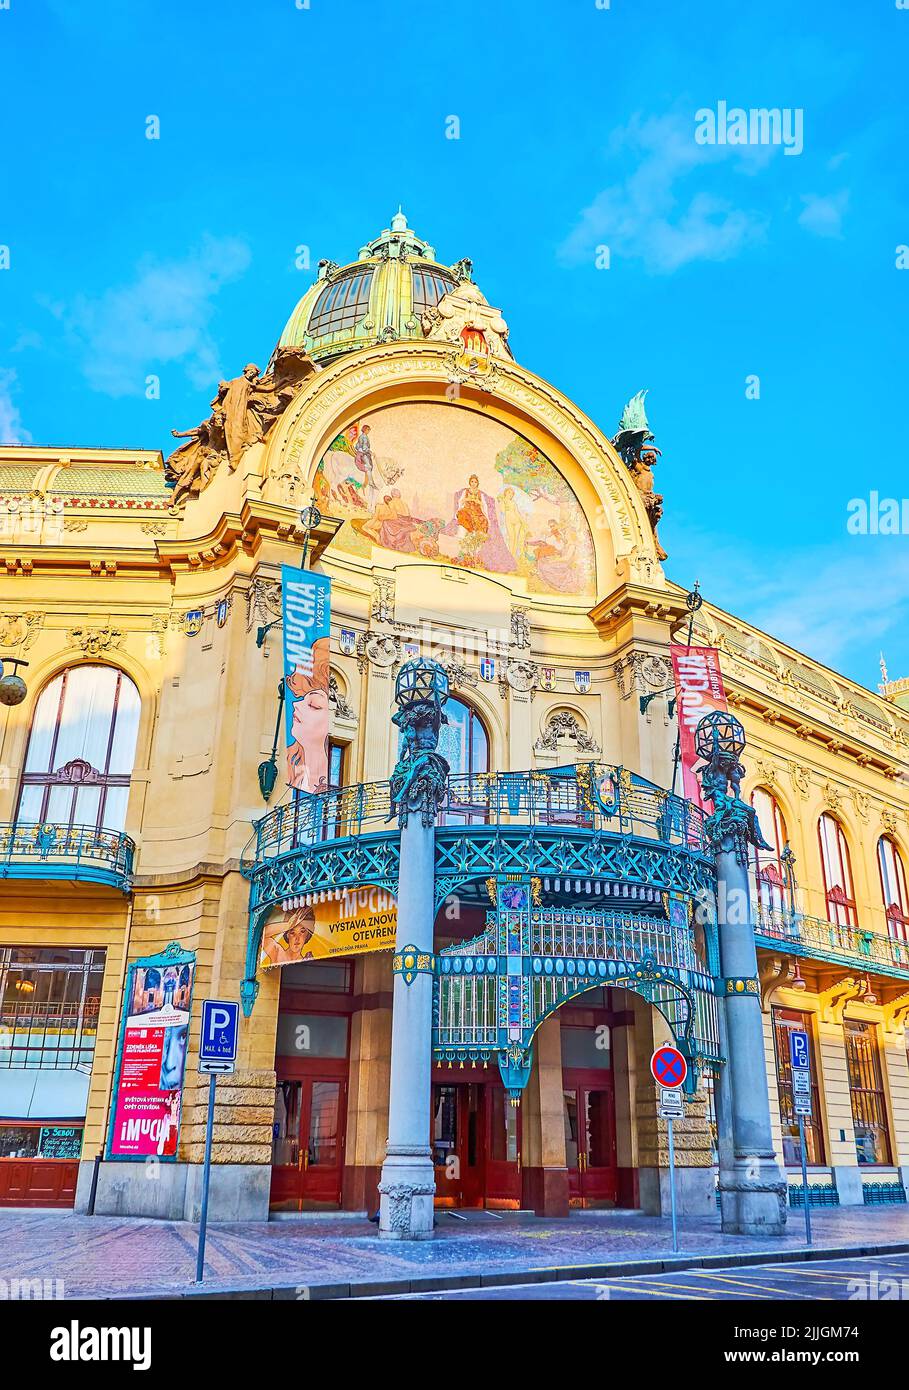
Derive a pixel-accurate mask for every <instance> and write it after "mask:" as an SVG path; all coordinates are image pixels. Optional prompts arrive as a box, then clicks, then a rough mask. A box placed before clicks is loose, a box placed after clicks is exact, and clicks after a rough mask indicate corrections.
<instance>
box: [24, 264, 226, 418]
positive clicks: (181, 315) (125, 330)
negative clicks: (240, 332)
mask: <svg viewBox="0 0 909 1390" xmlns="http://www.w3.org/2000/svg"><path fill="white" fill-rule="evenodd" d="M249 262H250V252H249V248H248V247H247V246H246V245H245V243H244V242H242V241H239V240H237V239H236V238H232V237H228V238H221V239H217V238H214V237H206V238H204V240H203V242H202V244H201V245H200V246H199V247H198V248H197V249H196V250H194V251H192V252H190V254H189V255H188V256H186V257H185V258H184V259H183V260H179V261H166V262H158V261H154V260H152V259H146V260H145V261H143V262H141V263H140V264H139V266H138V267H137V274H136V278H135V279H134V280H132V281H131V282H130V283H129V284H126V285H121V286H118V287H116V288H113V289H109V290H106V291H105V292H104V293H103V294H101V295H99V296H98V297H97V298H90V297H88V296H86V295H80V296H78V297H77V298H76V299H74V300H73V301H72V302H71V303H68V304H63V305H56V306H54V307H53V308H52V310H51V312H53V313H54V314H55V315H56V316H57V317H58V318H59V319H61V321H62V323H63V325H64V328H65V330H66V333H67V337H68V338H69V340H70V342H71V344H72V345H73V347H74V348H75V349H76V351H77V352H79V354H80V357H81V366H82V371H83V374H84V376H85V379H86V381H87V382H88V384H89V386H90V387H91V388H92V390H93V391H100V392H103V393H104V394H105V395H108V396H137V395H142V394H143V393H144V391H145V378H146V377H147V376H149V375H157V374H159V373H160V371H161V369H162V368H163V367H167V366H169V365H172V364H174V363H176V364H179V365H180V366H182V367H183V370H184V371H185V373H186V376H187V377H188V379H189V381H190V382H191V383H192V385H193V386H194V387H197V388H199V389H200V390H206V389H208V388H209V387H213V386H214V385H215V383H216V382H217V380H218V377H219V360H218V350H217V346H216V344H215V342H214V340H213V339H212V336H211V331H210V322H211V316H212V312H213V309H214V300H215V297H216V296H217V294H218V292H219V290H220V289H221V288H222V286H223V285H225V284H227V283H228V282H229V281H231V280H235V279H236V278H237V277H238V276H239V275H242V274H243V272H244V271H245V270H246V268H247V266H248V265H249Z"/></svg>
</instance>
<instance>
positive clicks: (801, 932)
mask: <svg viewBox="0 0 909 1390" xmlns="http://www.w3.org/2000/svg"><path fill="white" fill-rule="evenodd" d="M754 930H755V935H756V937H757V939H758V944H759V945H767V946H776V947H780V946H784V947H785V949H786V950H788V951H789V952H790V953H791V954H793V955H797V956H802V957H813V958H815V959H818V960H831V961H836V962H843V963H845V964H847V965H852V966H858V967H859V968H860V969H862V970H878V971H880V972H881V973H882V974H884V975H897V976H899V977H901V978H902V977H906V978H909V941H901V940H899V939H898V938H896V937H892V936H884V935H882V934H881V933H880V932H873V931H867V930H866V929H865V928H863V927H849V926H841V925H840V924H839V923H837V922H825V921H824V920H823V919H822V918H820V917H807V916H806V915H805V914H804V913H801V912H795V913H792V912H782V911H779V910H775V911H770V910H768V909H767V908H766V907H764V906H761V907H759V908H758V909H757V910H756V912H755V927H754Z"/></svg>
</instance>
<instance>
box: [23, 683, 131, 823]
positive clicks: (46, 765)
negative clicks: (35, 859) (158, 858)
mask: <svg viewBox="0 0 909 1390" xmlns="http://www.w3.org/2000/svg"><path fill="white" fill-rule="evenodd" d="M138 730H139V692H138V691H137V689H136V687H135V686H134V685H133V683H132V681H131V680H130V679H129V677H128V676H125V675H124V674H123V672H122V671H118V670H116V669H115V667H113V666H72V667H70V668H69V669H68V670H66V671H62V672H61V673H60V675H59V676H55V677H54V679H53V680H52V681H50V683H49V684H48V685H46V686H45V687H44V689H43V690H42V692H41V694H40V696H39V697H38V702H37V704H36V705H35V713H34V717H33V719H32V726H31V730H30V733H29V740H28V749H27V752H26V755H25V768H24V771H23V773H22V785H21V787H20V790H19V804H18V807H17V810H16V820H17V821H19V822H24V823H26V824H36V823H37V824H42V825H43V824H46V823H50V824H53V825H63V826H66V827H67V828H69V827H71V826H88V827H91V828H95V829H101V828H103V829H105V830H122V829H123V827H124V825H125V824H126V804H127V801H128V799H129V782H130V776H131V774H132V770H133V761H134V759H135V754H136V736H137V734H138Z"/></svg>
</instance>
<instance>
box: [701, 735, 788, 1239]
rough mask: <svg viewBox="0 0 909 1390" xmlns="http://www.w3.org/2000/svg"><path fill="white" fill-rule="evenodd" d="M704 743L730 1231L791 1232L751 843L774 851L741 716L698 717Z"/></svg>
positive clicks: (723, 1176) (723, 1183)
mask: <svg viewBox="0 0 909 1390" xmlns="http://www.w3.org/2000/svg"><path fill="white" fill-rule="evenodd" d="M696 746H697V751H698V753H699V755H700V756H701V757H702V758H704V759H705V760H706V764H707V765H706V767H705V768H704V770H703V771H702V772H701V773H700V776H701V785H702V788H703V794H704V799H705V800H706V801H709V802H711V803H712V805H713V814H712V815H711V816H710V817H709V819H708V821H707V835H708V839H709V841H710V844H711V847H712V849H713V851H714V854H715V855H716V869H717V923H718V927H719V946H720V969H721V971H722V990H723V996H722V999H721V1001H720V1008H721V1010H722V1011H723V1012H724V1015H725V1018H724V1022H725V1038H726V1049H727V1053H726V1056H727V1061H726V1066H725V1068H724V1069H723V1070H724V1073H725V1074H724V1075H723V1076H722V1077H721V1080H720V1095H719V1096H718V1104H717V1120H718V1124H719V1126H720V1128H721V1140H720V1145H719V1150H720V1210H721V1213H722V1219H723V1230H724V1231H726V1232H729V1233H731V1234H736V1235H781V1234H782V1233H783V1231H784V1229H785V1226H786V1201H785V1198H786V1181H785V1178H784V1177H783V1174H782V1173H781V1171H780V1168H779V1164H778V1163H777V1160H776V1155H775V1153H774V1150H773V1133H772V1130H771V1125H770V1099H769V1094H768V1083H767V1066H766V1061H765V1057H764V1031H763V1023H762V1020H761V1002H760V991H759V985H758V971H757V952H756V950H755V945H754V926H753V924H752V920H751V898H750V892H749V887H748V847H749V845H755V846H759V847H761V848H764V849H769V845H767V844H766V842H765V841H764V839H763V837H762V835H761V831H760V826H759V825H758V822H757V817H756V815H755V812H754V809H753V807H751V806H748V805H746V803H745V802H743V801H742V800H741V798H740V796H739V785H740V783H741V779H742V776H743V775H744V769H743V767H742V765H741V763H740V762H739V755H740V754H741V752H742V750H743V749H744V747H745V734H744V730H743V728H742V726H741V724H740V723H739V721H738V720H737V719H735V718H734V717H733V716H732V715H729V714H722V713H719V712H716V713H714V714H709V715H707V716H706V717H705V718H704V719H702V720H701V722H700V723H699V724H698V727H697V733H696ZM730 785H731V787H732V792H731V793H730V790H729V788H730ZM730 1124H731V1130H732V1133H731V1135H730V1134H729V1133H728V1130H727V1127H728V1126H729V1125H730ZM723 1130H727V1132H726V1133H723ZM730 1138H731V1145H730V1142H729V1140H730Z"/></svg>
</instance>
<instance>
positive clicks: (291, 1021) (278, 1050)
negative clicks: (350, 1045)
mask: <svg viewBox="0 0 909 1390" xmlns="http://www.w3.org/2000/svg"><path fill="white" fill-rule="evenodd" d="M275 1055H276V1056H278V1057H299V1058H300V1059H301V1060H302V1061H307V1060H308V1059H309V1058H310V1057H346V1056H347V1015H346V1014H285V1013H279V1014H278V1035H277V1039H276V1041H275Z"/></svg>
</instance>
